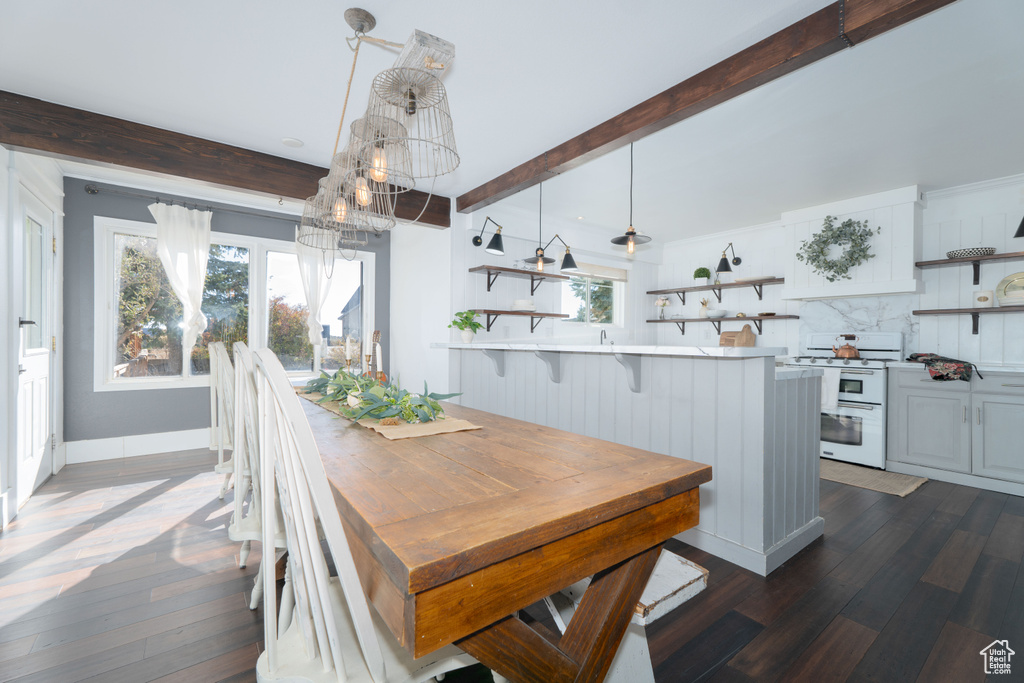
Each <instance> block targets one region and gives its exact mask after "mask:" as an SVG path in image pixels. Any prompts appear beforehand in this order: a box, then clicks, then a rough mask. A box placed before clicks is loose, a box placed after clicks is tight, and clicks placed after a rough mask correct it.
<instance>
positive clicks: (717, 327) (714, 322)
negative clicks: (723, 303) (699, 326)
mask: <svg viewBox="0 0 1024 683" xmlns="http://www.w3.org/2000/svg"><path fill="white" fill-rule="evenodd" d="M708 321H709V322H710V323H711V324H712V325H714V326H715V331H716V332H718V334H722V321H721V320H713V319H712V318H708Z"/></svg>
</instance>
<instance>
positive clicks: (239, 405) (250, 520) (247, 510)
mask: <svg viewBox="0 0 1024 683" xmlns="http://www.w3.org/2000/svg"><path fill="white" fill-rule="evenodd" d="M232 348H233V350H234V354H235V369H234V390H235V401H234V408H235V411H234V425H233V426H234V430H233V431H234V434H233V438H232V443H233V444H234V447H235V449H234V451H233V452H232V460H233V461H234V464H235V468H234V469H235V500H234V512H233V513H232V515H231V522H230V523H229V524H228V538H230V539H231V540H232V541H235V542H237V543H241V544H242V545H241V547H240V548H239V550H238V567H239V568H240V569H243V568H245V565H246V563H247V562H248V558H249V553H250V549H251V546H252V542H253V541H262V539H263V536H262V534H263V513H262V509H263V508H262V495H261V494H260V477H259V441H258V438H259V434H258V425H259V417H258V414H257V406H256V384H255V379H254V378H253V370H252V353H251V352H250V351H249V347H248V346H246V345H245V343H244V342H235V344H234V346H233V347H232ZM246 501H248V505H246ZM276 513H277V515H278V517H280V511H279V510H277V511H276ZM278 528H279V529H281V528H283V527H281V526H279V527H278ZM284 547H285V541H284V533H283V532H282V531H279V532H278V533H277V535H276V536H275V540H274V554H275V555H276V551H277V550H283V549H284ZM265 553H266V551H265ZM269 556H270V555H268V557H269ZM270 564H271V565H273V562H271V563H270ZM265 566H267V565H266V563H265V562H261V563H260V568H259V571H258V572H257V573H256V579H255V582H254V583H253V590H252V595H251V597H250V600H249V609H256V607H257V606H258V605H259V603H260V599H261V598H262V596H263V569H264V567H265ZM286 576H287V578H288V579H290V576H291V574H290V572H288V571H287V570H286ZM286 590H290V580H289V581H288V582H286ZM286 597H287V595H286Z"/></svg>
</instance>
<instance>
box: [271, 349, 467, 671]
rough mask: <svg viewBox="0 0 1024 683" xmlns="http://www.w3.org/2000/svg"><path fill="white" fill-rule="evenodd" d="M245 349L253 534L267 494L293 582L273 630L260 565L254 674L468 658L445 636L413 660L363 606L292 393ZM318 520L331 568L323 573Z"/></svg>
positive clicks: (413, 667) (439, 667) (275, 367)
mask: <svg viewBox="0 0 1024 683" xmlns="http://www.w3.org/2000/svg"><path fill="white" fill-rule="evenodd" d="M253 356H254V357H253V361H254V368H255V374H256V380H257V382H256V386H257V396H258V407H259V431H260V438H259V444H260V478H261V483H262V486H261V491H262V493H263V542H264V544H265V547H267V546H269V544H270V542H271V539H272V534H273V533H274V527H275V526H276V525H277V520H276V519H275V516H274V515H273V514H271V513H272V510H273V505H272V503H273V499H274V498H275V497H276V498H279V499H280V505H281V510H282V512H283V520H284V525H285V528H284V531H285V538H286V541H287V546H288V557H289V566H290V568H291V571H292V586H293V591H294V608H293V609H294V612H293V618H292V619H291V621H290V624H289V625H288V627H287V628H286V629H284V630H280V629H279V624H278V620H277V619H276V618H275V616H274V614H275V611H276V604H275V603H276V593H275V590H274V573H273V572H270V571H268V572H266V573H264V576H263V581H264V605H263V608H264V621H263V623H264V645H265V649H264V651H263V653H262V654H260V657H259V660H258V661H257V664H256V677H257V680H260V681H289V682H291V681H310V682H312V681H317V682H319V681H373V683H392V682H398V681H408V682H410V683H416V682H418V681H425V680H428V679H430V678H434V677H437V676H439V675H442V674H444V673H445V672H447V671H452V670H454V669H457V668H461V667H465V666H470V665H472V664H475V663H476V660H475V659H474V658H472V657H470V656H469V655H468V654H466V653H464V652H462V651H461V650H459V649H458V648H456V647H454V646H452V645H449V646H447V647H444V648H441V649H440V650H437V651H436V652H433V653H431V654H429V655H427V656H425V657H421V658H419V659H416V660H414V659H413V658H412V656H411V655H410V654H409V653H408V652H407V651H406V650H405V649H404V648H402V646H401V645H399V643H398V641H397V640H396V639H395V638H394V637H393V636H392V634H391V632H390V631H389V630H388V628H387V626H386V625H385V624H384V622H383V621H382V620H381V619H380V617H379V615H377V614H376V612H375V611H373V610H371V608H370V605H369V603H368V602H367V601H366V597H365V595H364V594H363V590H362V587H361V585H360V581H359V575H358V574H357V573H356V567H355V563H354V561H353V559H352V555H351V552H350V551H349V547H348V543H347V541H346V538H345V530H344V528H343V526H342V523H341V518H340V516H339V514H338V511H337V508H336V507H335V502H334V496H333V494H332V492H331V487H330V484H328V481H327V475H326V472H325V470H324V466H323V462H322V461H321V460H320V454H319V452H318V450H317V447H316V443H315V441H314V440H313V433H312V431H311V430H310V427H309V423H308V422H307V420H306V417H305V414H304V413H303V411H302V407H301V405H300V404H299V401H300V399H299V398H298V396H296V395H295V391H294V390H293V388H292V386H291V385H290V384H289V382H288V377H287V375H286V373H285V371H284V367H283V366H282V365H281V363H280V361H279V360H278V359H277V357H276V356H275V355H274V354H273V352H272V351H270V350H269V349H259V350H257V351H256V352H255V353H254V354H253ZM275 483H276V487H275ZM318 520H319V522H320V525H321V526H322V529H323V534H324V536H325V538H326V542H327V547H328V548H329V550H330V554H331V557H332V559H333V561H334V566H335V569H336V571H337V576H330V575H329V573H328V565H327V561H326V558H325V555H324V551H323V546H322V544H321V543H320V540H319V534H318V529H317V521H318Z"/></svg>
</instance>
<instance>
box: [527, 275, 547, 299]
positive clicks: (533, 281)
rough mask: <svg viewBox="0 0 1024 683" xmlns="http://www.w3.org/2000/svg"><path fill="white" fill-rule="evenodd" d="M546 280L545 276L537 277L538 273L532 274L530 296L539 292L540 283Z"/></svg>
mask: <svg viewBox="0 0 1024 683" xmlns="http://www.w3.org/2000/svg"><path fill="white" fill-rule="evenodd" d="M542 282H544V278H542V277H537V276H536V275H531V276H530V296H533V295H534V294H536V293H537V288H538V287H540V283H542Z"/></svg>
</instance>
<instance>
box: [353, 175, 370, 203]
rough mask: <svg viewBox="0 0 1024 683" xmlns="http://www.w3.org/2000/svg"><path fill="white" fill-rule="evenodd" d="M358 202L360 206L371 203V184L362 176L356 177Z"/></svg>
mask: <svg viewBox="0 0 1024 683" xmlns="http://www.w3.org/2000/svg"><path fill="white" fill-rule="evenodd" d="M356 203H357V204H359V206H369V205H370V184H369V183H368V182H366V178H363V177H362V176H360V177H358V178H356Z"/></svg>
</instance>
